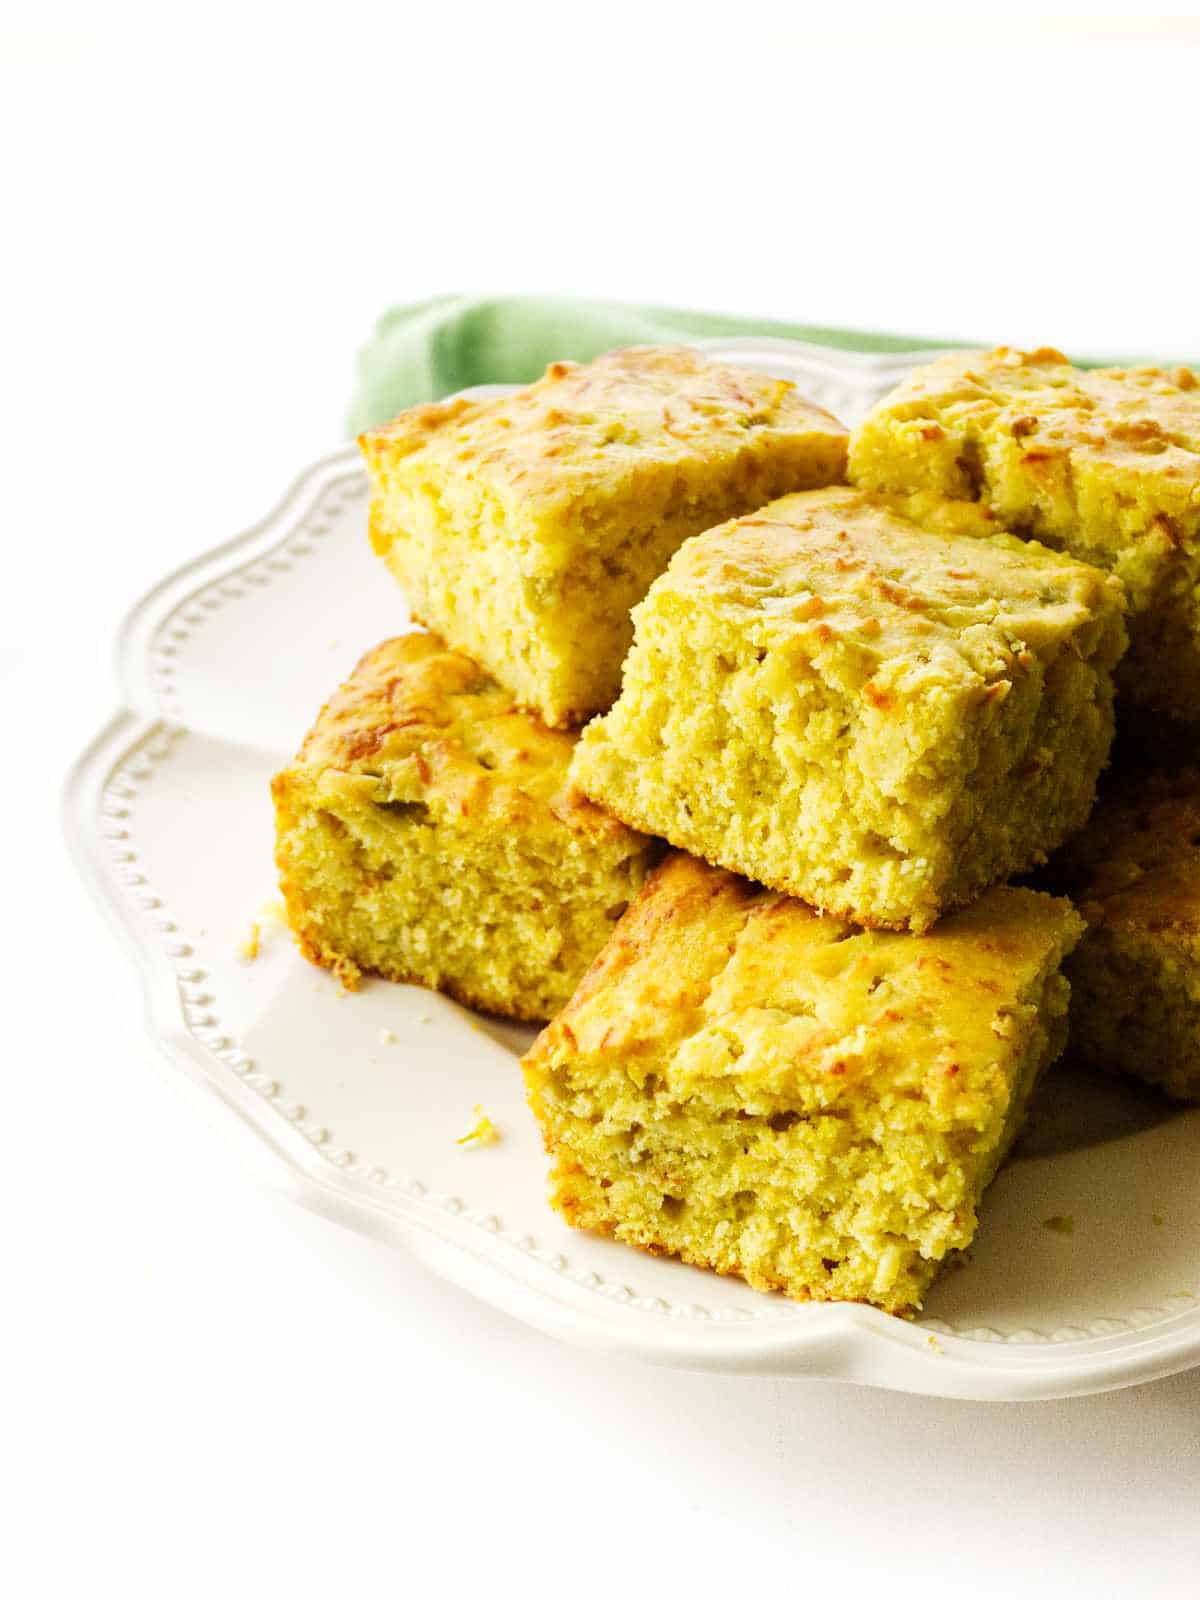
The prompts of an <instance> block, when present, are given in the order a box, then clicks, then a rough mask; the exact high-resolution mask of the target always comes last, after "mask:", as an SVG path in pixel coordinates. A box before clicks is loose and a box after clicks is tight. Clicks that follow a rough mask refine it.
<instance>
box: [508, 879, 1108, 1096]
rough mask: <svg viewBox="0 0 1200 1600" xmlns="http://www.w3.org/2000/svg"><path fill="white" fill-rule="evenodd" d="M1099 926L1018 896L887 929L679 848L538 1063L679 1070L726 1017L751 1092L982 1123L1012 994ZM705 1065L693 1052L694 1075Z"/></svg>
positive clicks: (1020, 892) (536, 1052)
mask: <svg viewBox="0 0 1200 1600" xmlns="http://www.w3.org/2000/svg"><path fill="white" fill-rule="evenodd" d="M1082 928H1083V924H1082V922H1081V920H1080V919H1079V917H1078V916H1077V915H1076V914H1075V912H1074V910H1073V909H1072V907H1071V906H1070V904H1069V903H1068V902H1067V901H1065V900H1062V899H1055V898H1053V897H1051V896H1050V895H1046V894H1039V893H1036V892H1034V891H1032V890H1028V889H1015V888H1008V887H1000V888H995V889H991V890H989V891H988V893H987V894H985V895H984V896H983V897H982V898H981V899H979V900H977V901H976V902H975V903H974V905H972V906H969V907H967V908H966V909H965V910H962V911H959V912H957V913H955V914H954V915H952V916H949V917H945V918H943V919H942V921H940V922H939V923H938V924H937V926H936V927H935V928H934V929H933V930H932V931H930V932H929V933H927V934H925V935H923V936H920V937H917V936H914V935H911V934H894V933H879V932H875V931H871V930H864V929H862V928H860V927H857V926H855V925H853V924H851V923H848V922H845V921H843V920H841V919H839V918H836V917H830V916H823V915H821V914H820V913H819V912H817V911H814V910H813V909H812V908H811V907H810V906H808V905H805V904H804V903H803V902H802V901H799V900H796V899H792V898H790V897H784V896H780V895H778V894H775V893H772V892H769V891H764V890H762V889H760V888H758V887H757V886H756V885H753V884H750V883H748V882H747V881H746V880H745V879H742V878H739V877H737V876H736V875H735V874H733V873H729V872H725V871H723V870H721V869H719V868H714V867H709V866H707V865H705V864H704V863H702V862H700V861H697V860H696V859H695V858H693V857H691V856H688V855H685V854H683V853H682V852H676V853H672V854H671V855H670V856H668V857H667V859H666V860H665V861H664V862H663V864H662V865H661V866H660V867H659V868H658V869H657V871H656V872H655V873H654V875H653V876H652V877H651V878H650V879H649V880H648V881H647V883H646V885H645V887H644V888H643V889H642V892H641V894H640V895H639V896H638V898H637V899H636V900H635V901H634V902H633V904H632V905H631V906H630V908H629V910H628V911H627V912H626V914H625V916H624V918H623V919H622V921H621V923H620V924H619V925H618V928H617V931H616V933H615V934H614V936H613V938H612V939H611V940H610V941H609V943H608V945H607V946H606V947H605V949H604V950H603V951H602V952H601V954H600V955H599V957H597V959H596V961H595V962H594V963H593V965H592V967H591V969H590V970H589V972H588V973H587V975H586V977H585V978H584V979H583V982H582V983H581V984H580V986H579V988H578V989H577V990H576V992H575V994H574V996H573V998H572V999H571V1001H570V1003H569V1004H568V1005H567V1007H566V1009H565V1010H564V1011H563V1012H562V1013H561V1015H560V1016H559V1017H558V1018H556V1019H555V1021H554V1022H552V1023H551V1024H550V1026H549V1027H548V1028H547V1029H545V1030H544V1031H543V1032H542V1034H541V1035H540V1036H539V1037H538V1039H537V1040H536V1041H535V1043H534V1045H533V1046H532V1048H531V1050H530V1052H529V1054H528V1056H527V1058H526V1059H527V1064H528V1065H529V1066H530V1067H532V1068H534V1069H540V1070H546V1069H548V1068H549V1067H550V1066H551V1065H552V1064H553V1063H554V1061H555V1060H556V1059H559V1058H560V1057H584V1058H589V1059H602V1058H604V1057H606V1056H611V1057H612V1058H613V1059H614V1060H624V1061H625V1062H626V1063H627V1064H629V1063H631V1062H634V1061H636V1060H637V1059H638V1057H639V1056H648V1055H651V1054H652V1055H654V1056H655V1057H656V1058H657V1059H659V1060H661V1059H662V1052H663V1050H664V1047H668V1048H674V1049H675V1050H676V1051H678V1049H679V1047H680V1046H681V1045H682V1044H683V1043H684V1041H689V1040H690V1041H693V1042H694V1038H695V1036H696V1035H697V1033H698V1032H700V1031H702V1030H704V1029H708V1030H710V1031H711V1029H712V1028H713V1026H714V1023H715V1020H716V1019H719V1031H720V1034H721V1037H722V1039H723V1041H726V1042H727V1041H728V1040H729V1039H730V1038H731V1037H734V1036H736V1037H737V1038H738V1040H739V1046H738V1049H737V1051H736V1052H735V1054H736V1057H737V1061H738V1072H739V1079H740V1081H741V1082H742V1083H743V1084H745V1083H748V1082H750V1081H752V1080H754V1079H758V1080H761V1082H762V1084H763V1086H764V1089H765V1090H769V1092H771V1093H772V1094H778V1093H781V1092H782V1086H783V1085H784V1084H785V1083H786V1085H787V1092H788V1094H789V1095H792V1096H801V1097H803V1096H804V1095H805V1094H806V1093H808V1092H810V1091H811V1092H812V1093H813V1094H815V1095H816V1096H817V1098H818V1099H819V1100H820V1101H821V1103H823V1104H831V1103H833V1102H835V1101H837V1100H838V1099H840V1098H841V1097H842V1096H843V1095H851V1094H855V1093H857V1092H858V1091H857V1088H856V1086H857V1085H858V1084H859V1083H860V1082H861V1081H862V1080H864V1079H867V1080H869V1081H870V1083H871V1089H872V1093H873V1094H881V1093H882V1092H883V1088H884V1085H885V1084H887V1085H890V1087H891V1089H892V1091H893V1092H899V1093H907V1092H910V1091H912V1092H919V1093H920V1094H921V1095H922V1096H924V1097H926V1098H927V1099H928V1100H929V1101H930V1103H931V1104H937V1105H939V1106H941V1107H942V1108H953V1109H952V1110H950V1111H948V1113H947V1114H948V1115H951V1116H952V1117H953V1118H954V1119H958V1120H961V1121H963V1123H964V1125H965V1124H966V1123H967V1122H969V1120H970V1117H971V1114H972V1112H971V1107H972V1106H973V1105H974V1104H975V1103H976V1102H982V1101H985V1100H987V1099H988V1098H990V1097H992V1096H994V1095H995V1094H996V1093H998V1092H1001V1083H1002V1080H1001V1068H1000V1067H999V1065H998V1052H997V1035H996V1033H995V1031H994V1026H993V1024H994V1020H995V1017H996V1007H997V1003H998V999H999V997H1001V996H1012V995H1015V994H1016V993H1018V992H1019V991H1020V990H1021V989H1022V988H1023V987H1024V986H1025V985H1026V984H1031V983H1032V982H1033V979H1034V978H1035V976H1036V975H1037V974H1038V973H1039V972H1040V971H1042V970H1044V969H1045V968H1046V967H1047V966H1048V965H1049V966H1050V967H1051V968H1053V967H1055V966H1057V965H1058V964H1059V963H1060V962H1061V960H1062V959H1063V957H1064V956H1065V955H1066V954H1067V952H1068V951H1069V950H1070V949H1071V948H1072V947H1073V946H1074V944H1075V943H1076V941H1077V940H1078V938H1079V935H1080V933H1081V931H1082ZM1016 1025H1018V1026H1025V1025H1026V1024H1025V1023H1020V1024H1016ZM680 1059H681V1057H680V1056H679V1055H678V1054H677V1055H676V1057H675V1060H676V1063H678V1061H679V1060H680ZM703 1070H704V1069H703V1065H702V1062H701V1060H700V1059H699V1058H698V1057H693V1058H690V1059H689V1065H688V1071H689V1073H691V1074H697V1075H699V1074H701V1073H702V1072H703Z"/></svg>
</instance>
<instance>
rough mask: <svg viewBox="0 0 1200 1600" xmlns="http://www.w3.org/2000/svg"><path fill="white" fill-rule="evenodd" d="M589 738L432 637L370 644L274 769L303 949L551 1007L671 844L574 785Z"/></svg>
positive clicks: (484, 999)
mask: <svg viewBox="0 0 1200 1600" xmlns="http://www.w3.org/2000/svg"><path fill="white" fill-rule="evenodd" d="M573 744H574V739H573V737H572V736H571V735H570V734H567V733H557V732H554V731H552V730H551V729H549V728H546V727H543V726H542V724H541V723H539V722H538V721H537V719H536V718H534V717H532V716H530V715H529V714H528V713H526V712H523V711H518V710H516V709H515V708H514V706H513V700H512V696H511V695H510V694H509V693H508V692H507V691H506V690H504V689H501V688H500V687H499V686H498V685H497V684H495V683H493V682H492V681H491V680H490V679H489V678H488V677H486V676H485V675H484V673H483V672H481V671H480V669H479V668H478V667H476V666H475V665H474V663H473V662H471V661H468V660H467V659H466V657H465V656H460V655H457V654H455V653H454V652H452V651H449V650H447V649H446V647H445V646H444V645H443V644H442V643H441V641H440V640H438V639H436V638H434V637H432V636H431V635H429V634H408V635H407V636H405V637H404V638H400V639H392V640H389V641H388V642H387V643H386V644H382V645H380V646H379V647H378V648H377V649H375V650H372V651H371V653H370V654H369V655H367V656H365V657H364V658H363V660H362V661H361V662H360V663H359V665H358V667H357V668H356V669H355V672H354V675H353V676H352V677H351V678H350V679H349V681H348V682H347V683H345V684H344V685H343V686H342V688H341V689H340V690H339V691H338V692H337V694H335V695H334V697H333V699H332V700H330V702H329V704H328V705H327V706H326V707H325V708H324V710H323V711H322V712H321V714H320V716H319V717H318V719H317V722H316V725H315V726H314V727H313V729H312V732H311V733H310V734H309V735H308V737H307V739H306V740H305V742H304V746H303V748H302V749H301V751H300V754H299V756H298V757H297V758H296V760H295V761H294V762H293V763H292V765H291V766H289V767H288V768H286V769H285V770H284V771H283V772H281V773H279V774H278V775H277V777H276V778H275V780H274V782H273V784H272V794H273V795H274V799H275V814H276V828H277V834H276V839H277V842H276V862H277V864H278V867H279V874H280V883H281V886H282V889H283V895H284V900H285V902H286V904H287V912H288V920H289V922H290V923H291V926H292V929H293V931H294V932H295V934H296V937H297V939H298V941H299V943H300V947H301V949H302V950H303V951H304V953H305V955H307V956H308V957H309V959H310V960H312V961H315V962H317V963H318V964H319V965H321V966H326V967H332V968H333V970H334V971H335V972H337V973H338V974H339V975H340V976H341V977H342V979H343V980H344V981H345V982H346V983H347V984H348V985H349V986H351V987H353V986H354V985H356V984H357V982H358V980H359V977H360V975H361V974H362V973H364V972H375V973H379V974H381V975H382V976H383V977H386V978H394V979H397V980H400V981H404V982H410V983H421V984H425V985H427V986H428V987H430V988H433V989H444V990H445V991H446V992H447V993H449V994H452V995H454V996H456V997H457V998H458V999H460V1000H462V1001H464V1002H465V1003H466V1004H468V1005H473V1006H480V1007H482V1008H483V1009H485V1010H488V1011H496V1012H500V1013H502V1014H504V1015H506V1016H513V1017H520V1018H524V1019H526V1020H528V1021H542V1020H544V1019H545V1018H546V1017H549V1016H553V1014H554V1013H555V1012H556V1011H557V1010H558V1009H559V1007H560V1006H562V1005H563V1004H564V1002H565V1001H566V999H567V998H568V996H569V995H570V993H571V991H572V990H573V989H574V987H575V985H576V983H577V982H578V980H579V977H580V975H581V974H582V972H583V971H584V969H585V968H586V967H587V965H588V963H589V962H590V961H591V960H592V958H593V956H595V954H596V952H597V951H598V950H599V949H600V947H601V946H602V945H603V944H604V942H605V940H606V939H607V938H608V936H609V934H610V933H611V932H612V927H613V923H614V921H615V920H616V919H617V918H618V917H619V916H620V915H621V913H622V912H623V910H624V909H625V906H626V904H627V902H628V901H629V899H630V898H631V896H632V895H633V894H635V893H636V892H637V890H638V888H639V887H640V885H641V883H642V881H643V879H644V878H645V876H646V873H647V871H648V870H649V868H650V866H651V864H652V862H653V860H654V858H655V857H656V855H657V853H658V847H657V846H656V844H655V843H654V841H652V840H650V839H646V838H644V837H642V836H641V835H640V834H636V833H633V832H631V831H630V829H628V828H626V827H623V826H622V825H621V824H620V823H619V822H616V821H614V820H613V819H612V818H611V817H608V816H606V815H605V814H604V813H603V812H602V811H600V810H598V809H597V808H596V807H595V806H593V805H591V804H590V803H589V802H588V801H586V800H584V799H582V798H581V797H580V796H579V795H576V794H574V793H573V792H572V791H571V790H569V788H568V787H567V767H568V763H569V761H570V756H571V749H572V746H573Z"/></svg>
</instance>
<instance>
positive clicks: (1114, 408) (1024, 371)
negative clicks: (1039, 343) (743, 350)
mask: <svg viewBox="0 0 1200 1600" xmlns="http://www.w3.org/2000/svg"><path fill="white" fill-rule="evenodd" d="M880 410H885V411H886V412H887V413H888V414H889V415H892V416H896V417H901V418H903V417H905V416H907V415H909V414H911V415H912V417H914V418H919V417H922V416H925V415H926V414H927V413H928V415H929V419H930V421H931V423H934V425H936V422H935V419H937V418H941V417H942V416H943V415H944V414H946V413H948V412H953V413H955V414H956V415H958V416H961V415H963V414H964V413H970V414H972V415H973V416H974V417H975V418H976V420H977V421H983V420H984V419H986V426H987V428H988V430H989V432H992V433H995V434H1001V433H1004V432H1009V433H1011V434H1012V435H1013V437H1015V438H1018V439H1022V440H1024V441H1026V444H1025V450H1024V460H1025V463H1026V465H1029V466H1033V467H1039V468H1040V467H1042V466H1044V465H1045V464H1047V463H1048V462H1049V461H1050V460H1051V459H1052V458H1054V457H1061V456H1064V455H1066V454H1075V455H1078V456H1080V457H1084V458H1090V459H1092V460H1095V461H1102V462H1105V463H1107V464H1109V465H1110V466H1112V467H1115V468H1117V469H1119V470H1122V471H1127V472H1129V473H1130V474H1131V475H1135V476H1137V477H1139V478H1147V477H1148V478H1153V479H1157V480H1159V481H1161V482H1163V483H1164V484H1168V483H1172V482H1179V483H1180V484H1190V485H1193V486H1200V389H1198V388H1197V385H1196V377H1195V374H1194V373H1193V372H1191V371H1189V369H1188V368H1186V367H1175V368H1171V369H1165V368H1162V367H1153V366H1146V367H1104V368H1099V369H1095V370H1086V369H1083V368H1079V367H1073V366H1072V365H1071V364H1070V362H1069V361H1068V360H1067V358H1066V356H1064V355H1063V354H1062V352H1061V351H1059V350H1052V349H1048V348H1043V349H1040V350H1033V351H1027V352H1023V351H1020V350H1013V349H1010V348H1009V347H1007V346H1004V345H1002V346H1000V347H999V348H997V349H995V350H989V351H986V352H981V351H964V352H958V353H955V354H953V355H948V356H942V357H940V358H939V359H938V360H936V361H931V362H930V363H929V364H928V365H927V366H924V367H921V368H919V369H918V370H917V371H916V372H914V373H913V374H912V376H911V377H910V378H908V379H906V380H905V382H904V383H902V384H900V385H899V387H898V388H896V389H895V390H894V391H893V392H892V393H891V394H890V395H888V396H887V398H886V399H885V400H883V401H882V402H881V403H880ZM1186 499H1187V493H1186V489H1185V490H1184V493H1183V500H1184V501H1186Z"/></svg>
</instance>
